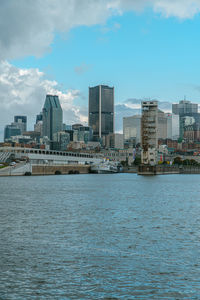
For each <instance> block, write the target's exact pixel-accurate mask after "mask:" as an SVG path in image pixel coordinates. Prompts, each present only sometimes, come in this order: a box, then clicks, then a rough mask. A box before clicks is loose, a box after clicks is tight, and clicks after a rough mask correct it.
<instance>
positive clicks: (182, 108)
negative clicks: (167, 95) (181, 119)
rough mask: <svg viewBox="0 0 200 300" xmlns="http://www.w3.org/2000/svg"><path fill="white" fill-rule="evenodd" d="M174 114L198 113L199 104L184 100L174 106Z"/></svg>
mask: <svg viewBox="0 0 200 300" xmlns="http://www.w3.org/2000/svg"><path fill="white" fill-rule="evenodd" d="M172 113H173V114H175V115H184V114H190V113H198V104H196V103H191V102H190V101H187V100H182V101H180V102H179V103H178V104H172Z"/></svg>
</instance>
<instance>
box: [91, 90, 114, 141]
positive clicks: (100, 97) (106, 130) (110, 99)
mask: <svg viewBox="0 0 200 300" xmlns="http://www.w3.org/2000/svg"><path fill="white" fill-rule="evenodd" d="M88 119H89V126H90V127H91V128H92V130H93V135H94V138H95V139H96V140H98V139H101V138H102V137H103V136H106V135H108V134H110V133H114V87H109V86H107V85H98V86H95V87H90V88H89V116H88Z"/></svg>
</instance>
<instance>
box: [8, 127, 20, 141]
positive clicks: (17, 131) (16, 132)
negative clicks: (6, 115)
mask: <svg viewBox="0 0 200 300" xmlns="http://www.w3.org/2000/svg"><path fill="white" fill-rule="evenodd" d="M16 135H21V129H20V128H18V127H16V126H15V125H14V124H11V125H6V126H5V128H4V142H6V141H7V140H9V139H10V138H11V137H12V136H16Z"/></svg>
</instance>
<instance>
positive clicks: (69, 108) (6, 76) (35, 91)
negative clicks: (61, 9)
mask: <svg viewBox="0 0 200 300" xmlns="http://www.w3.org/2000/svg"><path fill="white" fill-rule="evenodd" d="M48 93H50V94H53V95H58V96H59V99H60V102H61V105H62V108H63V113H64V121H65V122H66V123H67V124H70V123H74V122H86V121H87V115H86V113H85V110H84V109H82V108H81V107H79V106H77V105H74V99H76V98H77V97H79V96H80V92H79V91H78V90H69V91H67V92H62V91H60V90H59V88H58V83H57V82H56V81H50V80H46V79H45V78H44V73H42V72H40V71H39V70H38V69H19V68H16V67H14V66H12V65H11V64H9V63H8V62H1V63H0V112H1V118H0V131H1V133H2V132H3V127H4V125H5V124H8V123H10V122H12V121H13V116H14V115H15V114H20V115H21V114H22V115H23V114H24V115H27V116H28V119H29V124H30V125H31V126H33V123H34V121H35V116H36V114H38V113H39V112H40V111H41V110H42V107H43V104H44V101H45V96H46V94H48Z"/></svg>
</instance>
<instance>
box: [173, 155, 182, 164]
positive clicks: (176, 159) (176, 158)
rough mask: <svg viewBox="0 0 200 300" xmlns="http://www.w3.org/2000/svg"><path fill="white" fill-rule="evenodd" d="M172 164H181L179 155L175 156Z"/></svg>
mask: <svg viewBox="0 0 200 300" xmlns="http://www.w3.org/2000/svg"><path fill="white" fill-rule="evenodd" d="M173 164H174V165H182V164H183V161H182V159H181V158H180V157H179V156H177V157H175V158H174V162H173Z"/></svg>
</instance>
